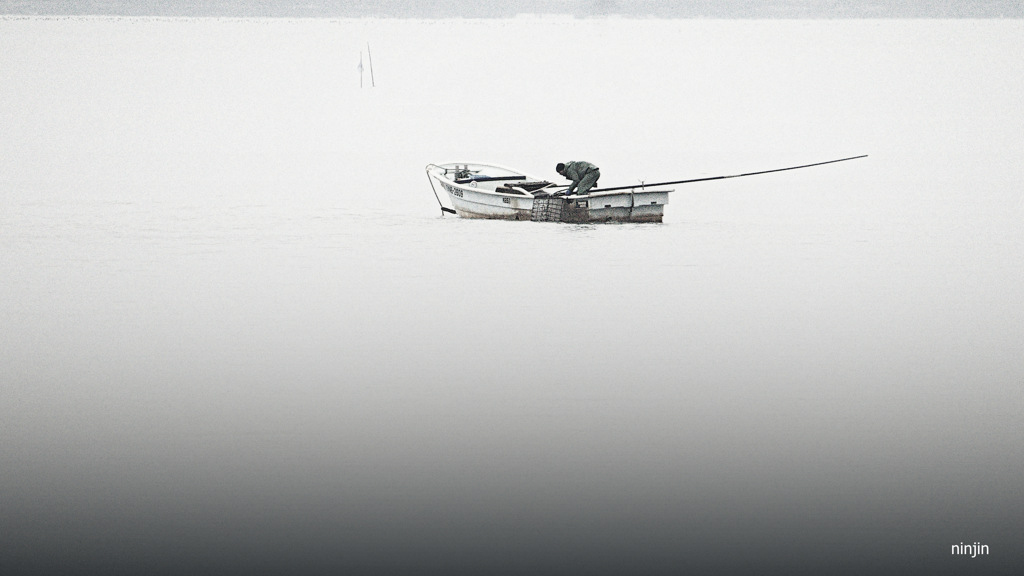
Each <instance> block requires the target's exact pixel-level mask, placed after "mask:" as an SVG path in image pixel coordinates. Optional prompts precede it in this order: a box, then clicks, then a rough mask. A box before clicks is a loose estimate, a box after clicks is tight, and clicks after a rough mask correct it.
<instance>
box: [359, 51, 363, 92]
mask: <svg viewBox="0 0 1024 576" xmlns="http://www.w3.org/2000/svg"><path fill="white" fill-rule="evenodd" d="M359 87H360V88H362V87H363V51H362V50H360V51H359Z"/></svg>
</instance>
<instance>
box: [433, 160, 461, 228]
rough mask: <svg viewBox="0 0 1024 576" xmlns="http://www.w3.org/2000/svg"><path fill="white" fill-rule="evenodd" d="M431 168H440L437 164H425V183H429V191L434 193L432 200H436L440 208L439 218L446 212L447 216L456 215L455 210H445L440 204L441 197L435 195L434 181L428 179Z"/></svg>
mask: <svg viewBox="0 0 1024 576" xmlns="http://www.w3.org/2000/svg"><path fill="white" fill-rule="evenodd" d="M431 167H434V168H440V166H438V165H437V164H427V168H426V170H427V182H430V189H431V190H433V191H434V198H437V205H438V206H440V207H441V216H444V213H445V212H447V213H449V214H457V212H456V211H455V210H452V209H451V208H445V206H444V204H442V203H441V197H440V196H438V195H437V188H434V179H433V178H431V177H430V168H431Z"/></svg>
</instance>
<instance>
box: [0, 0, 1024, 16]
mask: <svg viewBox="0 0 1024 576" xmlns="http://www.w3.org/2000/svg"><path fill="white" fill-rule="evenodd" d="M0 13H2V14H51V15H57V14H88V15H128V16H280V17H361V16H391V17H414V18H424V17H436V18H450V17H469V18H499V17H510V16H514V15H516V14H529V13H534V14H572V15H576V16H600V15H608V14H619V15H623V16H633V17H661V18H696V17H713V18H878V17H880V18H1022V17H1024V2H1021V0H934V1H929V2H920V1H918V0H774V1H770V2H765V1H762V0H507V1H505V2H479V1H473V0H348V1H338V0H308V1H305V2H294V1H292V0H263V1H260V2H252V1H249V0H0Z"/></svg>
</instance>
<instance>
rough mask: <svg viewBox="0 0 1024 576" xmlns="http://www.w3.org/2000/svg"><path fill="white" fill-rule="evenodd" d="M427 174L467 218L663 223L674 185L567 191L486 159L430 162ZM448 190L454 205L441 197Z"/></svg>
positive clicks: (455, 208) (431, 184)
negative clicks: (488, 161) (668, 188)
mask: <svg viewBox="0 0 1024 576" xmlns="http://www.w3.org/2000/svg"><path fill="white" fill-rule="evenodd" d="M426 170H427V179H428V180H429V181H430V187H431V188H432V189H433V191H434V196H436V197H437V201H438V203H439V204H441V210H442V211H443V212H450V213H454V214H458V215H459V216H461V217H463V218H492V219H503V220H533V221H535V222H537V221H556V222H573V223H586V222H661V220H662V216H663V215H664V213H665V204H668V195H669V192H672V190H667V189H650V188H645V187H643V186H636V187H630V188H625V189H623V188H616V189H614V190H608V191H602V190H601V189H600V188H596V189H591V190H590V193H589V194H586V195H572V196H563V195H560V194H559V193H564V192H565V190H566V189H567V188H568V185H558V184H555V183H554V182H549V181H547V180H544V179H543V178H537V177H535V176H531V175H529V174H526V173H525V172H520V171H518V170H515V169H512V168H507V167H505V166H500V165H497V164H486V163H482V162H451V163H447V164H427V168H426ZM438 187H440V188H441V189H442V190H444V191H445V192H446V193H447V194H448V198H449V200H450V201H451V205H452V207H453V208H454V209H452V208H447V207H446V206H444V204H443V203H442V202H441V198H440V196H438V192H437V190H438Z"/></svg>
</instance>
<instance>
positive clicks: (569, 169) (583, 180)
mask: <svg viewBox="0 0 1024 576" xmlns="http://www.w3.org/2000/svg"><path fill="white" fill-rule="evenodd" d="M555 172H558V173H559V174H561V175H562V176H564V177H565V178H568V179H569V180H572V185H570V186H569V188H568V189H567V190H566V191H565V192H564V193H558V194H555V196H561V195H563V194H564V195H565V196H571V195H572V194H573V191H574V190H575V192H576V194H578V195H580V196H584V195H586V193H587V192H588V191H589V190H590V189H591V188H593V187H594V185H595V184H597V180H598V178H600V177H601V171H600V170H599V169H598V168H597V166H594V165H593V164H591V163H590V162H583V161H575V162H574V161H569V162H566V163H565V164H562V163H561V162H559V163H558V165H557V166H555Z"/></svg>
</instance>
